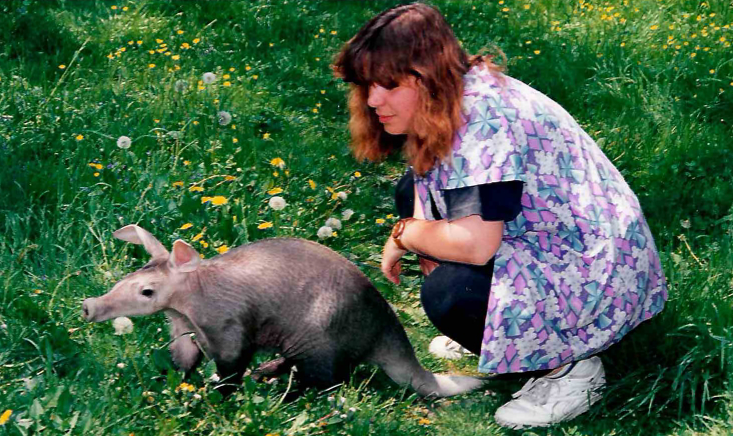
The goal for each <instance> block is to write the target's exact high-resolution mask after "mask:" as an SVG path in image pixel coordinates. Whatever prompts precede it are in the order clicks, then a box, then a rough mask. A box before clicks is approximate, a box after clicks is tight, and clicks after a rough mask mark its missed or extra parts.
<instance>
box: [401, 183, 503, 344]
mask: <svg viewBox="0 0 733 436" xmlns="http://www.w3.org/2000/svg"><path fill="white" fill-rule="evenodd" d="M395 202H396V203H397V211H398V213H399V214H400V217H401V218H406V217H411V216H412V213H413V208H414V204H415V193H414V181H413V176H412V172H408V173H407V174H406V175H405V176H403V177H402V179H400V181H399V182H397V189H396V193H395ZM493 270H494V259H493V258H492V259H491V261H489V263H487V264H486V265H481V266H475V265H468V264H463V263H456V262H440V265H439V266H438V267H436V268H435V269H434V270H433V272H432V273H430V275H429V276H427V277H426V278H425V282H423V285H422V288H421V289H420V301H421V302H422V305H423V308H424V309H425V313H426V314H427V315H428V319H430V322H432V323H433V324H434V325H435V327H436V328H437V329H438V330H440V331H441V333H443V334H444V335H446V336H448V337H449V338H451V339H453V340H454V341H456V342H458V343H459V344H461V345H462V346H464V347H465V348H467V349H468V350H470V351H471V352H472V353H475V354H479V353H480V352H481V342H482V340H483V334H484V321H485V318H486V310H487V307H488V303H489V290H490V288H491V275H492V272H493Z"/></svg>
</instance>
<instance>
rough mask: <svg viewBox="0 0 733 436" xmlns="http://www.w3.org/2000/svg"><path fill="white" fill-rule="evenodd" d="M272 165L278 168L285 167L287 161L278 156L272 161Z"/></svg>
mask: <svg viewBox="0 0 733 436" xmlns="http://www.w3.org/2000/svg"><path fill="white" fill-rule="evenodd" d="M270 165H272V166H274V167H278V168H283V167H284V166H285V161H284V160H282V159H280V158H279V157H276V158H275V159H273V160H271V161H270Z"/></svg>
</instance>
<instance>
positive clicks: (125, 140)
mask: <svg viewBox="0 0 733 436" xmlns="http://www.w3.org/2000/svg"><path fill="white" fill-rule="evenodd" d="M130 144H132V139H130V138H129V137H128V136H120V137H119V138H117V147H119V148H121V149H123V150H127V149H128V148H130Z"/></svg>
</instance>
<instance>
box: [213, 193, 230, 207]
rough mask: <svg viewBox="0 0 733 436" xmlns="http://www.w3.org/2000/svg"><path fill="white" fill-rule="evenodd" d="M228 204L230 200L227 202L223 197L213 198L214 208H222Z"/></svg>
mask: <svg viewBox="0 0 733 436" xmlns="http://www.w3.org/2000/svg"><path fill="white" fill-rule="evenodd" d="M227 203H229V200H227V198H226V197H224V196H223V195H216V196H214V197H212V198H211V204H213V205H214V206H221V205H223V204H227Z"/></svg>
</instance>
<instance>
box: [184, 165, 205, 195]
mask: <svg viewBox="0 0 733 436" xmlns="http://www.w3.org/2000/svg"><path fill="white" fill-rule="evenodd" d="M184 165H185V163H184ZM188 190H189V191H191V192H203V191H204V188H202V187H201V186H191V187H190V188H188Z"/></svg>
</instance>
